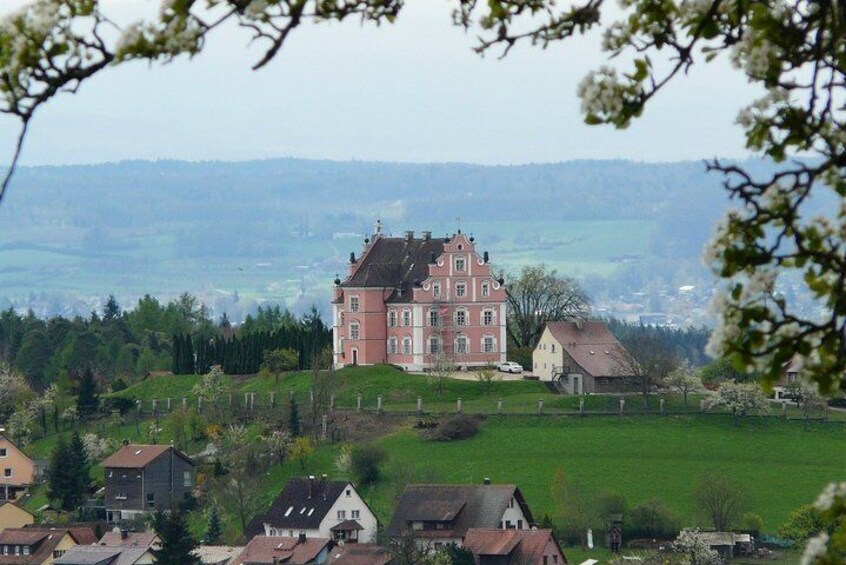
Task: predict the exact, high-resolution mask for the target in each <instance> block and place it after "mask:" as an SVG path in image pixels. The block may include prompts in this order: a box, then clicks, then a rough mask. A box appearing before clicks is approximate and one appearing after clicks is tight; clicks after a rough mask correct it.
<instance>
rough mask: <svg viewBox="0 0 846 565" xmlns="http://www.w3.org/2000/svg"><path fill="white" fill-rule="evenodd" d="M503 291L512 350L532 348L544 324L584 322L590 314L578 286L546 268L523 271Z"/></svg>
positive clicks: (588, 303)
mask: <svg viewBox="0 0 846 565" xmlns="http://www.w3.org/2000/svg"><path fill="white" fill-rule="evenodd" d="M505 291H506V300H507V304H508V324H507V325H506V331H507V332H508V339H509V340H510V342H511V344H512V345H514V346H515V347H534V346H535V344H536V343H537V342H538V339H539V338H540V335H541V332H542V331H543V327H544V324H545V323H546V322H549V321H556V320H564V319H567V318H584V317H586V316H587V315H588V314H589V313H590V300H589V299H588V297H587V294H585V292H584V290H583V289H582V287H581V286H580V285H579V283H578V282H576V280H575V279H572V278H569V277H563V276H559V275H558V273H557V272H556V271H555V269H550V268H549V267H547V266H546V265H533V266H525V267H523V269H522V270H521V271H520V275H519V276H518V277H517V278H516V279H515V280H514V282H512V283H510V284H508V285H506V287H505Z"/></svg>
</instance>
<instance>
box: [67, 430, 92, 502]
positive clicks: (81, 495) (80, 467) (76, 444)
mask: <svg viewBox="0 0 846 565" xmlns="http://www.w3.org/2000/svg"><path fill="white" fill-rule="evenodd" d="M67 466H68V467H69V471H70V473H71V479H72V480H71V482H70V484H71V486H72V489H71V492H70V500H69V502H70V504H71V507H75V506H79V505H80V504H81V503H82V502H83V501H84V500H85V497H86V496H87V495H88V490H89V488H90V487H91V462H90V461H89V460H88V452H87V451H86V450H85V444H84V443H82V438H81V437H80V436H79V432H77V431H74V432H73V436H71V441H70V445H69V446H68V464H67Z"/></svg>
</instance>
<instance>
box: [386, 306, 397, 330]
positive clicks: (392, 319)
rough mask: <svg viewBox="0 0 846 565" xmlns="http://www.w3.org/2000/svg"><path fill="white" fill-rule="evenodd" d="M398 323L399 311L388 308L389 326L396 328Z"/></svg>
mask: <svg viewBox="0 0 846 565" xmlns="http://www.w3.org/2000/svg"><path fill="white" fill-rule="evenodd" d="M396 325H397V311H396V310H388V327H389V328H395V327H396Z"/></svg>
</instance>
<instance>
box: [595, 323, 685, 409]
mask: <svg viewBox="0 0 846 565" xmlns="http://www.w3.org/2000/svg"><path fill="white" fill-rule="evenodd" d="M611 356H612V361H613V363H614V365H615V369H616V370H617V371H618V372H619V373H620V374H622V375H626V376H627V378H628V379H629V380H630V382H631V383H632V385H633V386H634V387H635V388H636V389H637V391H638V392H639V393H640V394H641V396H642V397H643V409H644V410H646V409H648V408H649V395H650V394H652V393H653V392H655V391H656V390H657V389H659V388H661V387H662V386H664V385H665V382H666V380H667V377H668V375H669V374H670V373H672V372H673V371H674V370H675V369H676V368H677V367H678V365H679V359H678V357H677V356H676V354H675V353H674V352H673V351H671V350H670V349H669V348H668V347H667V346H666V345H665V344H664V343H663V342H661V340H660V339H658V337H656V336H655V335H654V334H652V333H650V332H645V331H637V332H630V333H629V334H628V335H627V336H626V338H625V339H624V341H623V343H622V344H621V346H620V347H618V348H616V349H615V350H613V351H612V352H611Z"/></svg>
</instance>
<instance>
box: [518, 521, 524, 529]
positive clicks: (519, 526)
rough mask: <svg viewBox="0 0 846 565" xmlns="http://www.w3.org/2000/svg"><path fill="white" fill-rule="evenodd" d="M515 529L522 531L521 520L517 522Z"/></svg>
mask: <svg viewBox="0 0 846 565" xmlns="http://www.w3.org/2000/svg"><path fill="white" fill-rule="evenodd" d="M517 529H518V530H522V529H523V520H517Z"/></svg>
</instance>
